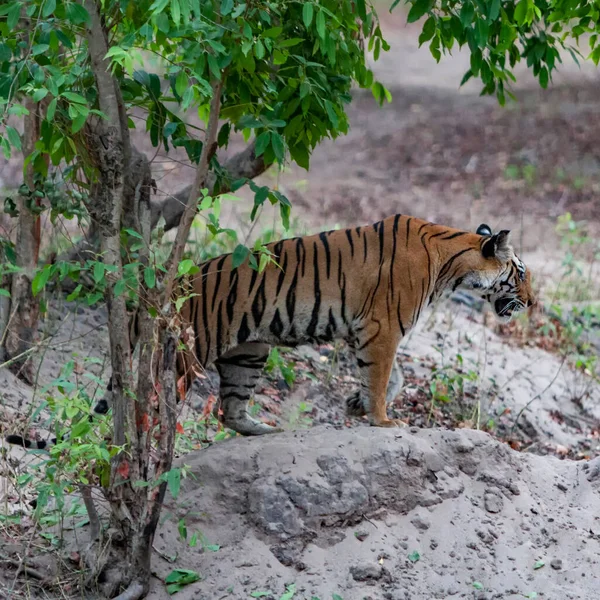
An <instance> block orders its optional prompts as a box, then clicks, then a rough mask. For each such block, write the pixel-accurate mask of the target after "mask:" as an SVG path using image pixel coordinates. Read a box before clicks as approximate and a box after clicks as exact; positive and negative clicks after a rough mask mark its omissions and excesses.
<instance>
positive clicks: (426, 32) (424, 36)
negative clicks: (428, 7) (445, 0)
mask: <svg viewBox="0 0 600 600" xmlns="http://www.w3.org/2000/svg"><path fill="white" fill-rule="evenodd" d="M434 34H435V17H433V16H431V17H429V18H428V19H427V21H425V24H424V25H423V31H422V32H421V35H420V36H419V46H420V45H421V44H424V43H425V42H428V41H429V40H430V39H431V38H432V37H433V36H434Z"/></svg>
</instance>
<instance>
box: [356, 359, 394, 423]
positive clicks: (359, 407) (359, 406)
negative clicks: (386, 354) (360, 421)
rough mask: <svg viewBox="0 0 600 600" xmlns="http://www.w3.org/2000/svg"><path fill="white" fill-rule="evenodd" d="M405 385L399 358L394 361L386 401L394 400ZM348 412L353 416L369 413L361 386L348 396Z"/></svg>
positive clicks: (362, 415)
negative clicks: (362, 396)
mask: <svg viewBox="0 0 600 600" xmlns="http://www.w3.org/2000/svg"><path fill="white" fill-rule="evenodd" d="M403 385H404V376H403V375H402V370H401V369H400V365H399V364H398V361H397V360H394V361H393V362H392V373H391V375H390V379H389V381H388V385H387V391H386V393H385V402H386V404H389V403H390V402H393V401H394V400H395V399H396V398H397V397H398V394H399V393H400V391H401V390H402V386H403ZM346 412H347V414H348V415H349V416H351V417H364V416H365V415H366V414H367V413H366V411H365V403H364V402H363V400H362V398H361V390H360V388H359V389H357V390H356V391H354V392H352V394H350V395H349V396H348V397H347V398H346Z"/></svg>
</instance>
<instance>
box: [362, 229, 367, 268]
mask: <svg viewBox="0 0 600 600" xmlns="http://www.w3.org/2000/svg"><path fill="white" fill-rule="evenodd" d="M363 248H364V258H363V264H364V263H366V262H367V234H366V233H365V235H363Z"/></svg>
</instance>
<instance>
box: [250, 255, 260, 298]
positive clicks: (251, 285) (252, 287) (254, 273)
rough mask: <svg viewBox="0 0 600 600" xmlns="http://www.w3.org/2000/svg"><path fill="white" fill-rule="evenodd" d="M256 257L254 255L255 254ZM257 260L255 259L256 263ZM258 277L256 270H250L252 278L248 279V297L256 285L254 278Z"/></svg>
mask: <svg viewBox="0 0 600 600" xmlns="http://www.w3.org/2000/svg"><path fill="white" fill-rule="evenodd" d="M255 256H256V254H255ZM258 262H259V260H258V259H257V263H258ZM257 277H258V269H252V276H251V277H250V288H249V289H248V296H251V295H252V290H253V289H254V284H255V283H256V278H257Z"/></svg>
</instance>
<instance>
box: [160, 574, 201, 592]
mask: <svg viewBox="0 0 600 600" xmlns="http://www.w3.org/2000/svg"><path fill="white" fill-rule="evenodd" d="M200 579H201V577H200V574H199V573H196V571H190V570H189V569H175V570H174V571H171V572H170V573H169V574H168V575H167V576H166V577H165V583H166V584H167V592H169V594H175V593H176V592H179V591H180V590H181V589H182V588H183V587H185V586H186V585H189V584H190V583H194V582H196V581H199V580H200Z"/></svg>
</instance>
